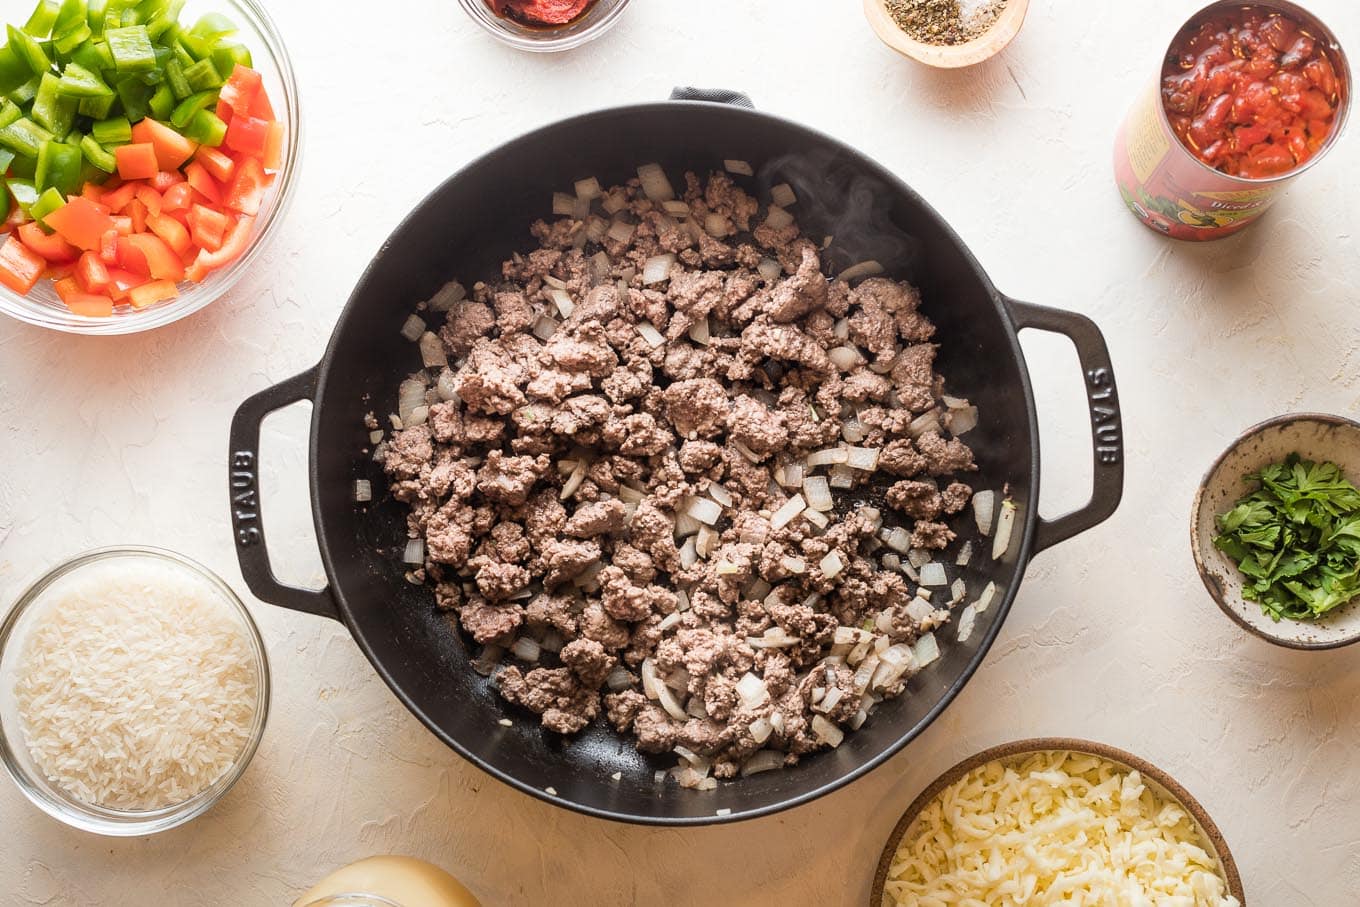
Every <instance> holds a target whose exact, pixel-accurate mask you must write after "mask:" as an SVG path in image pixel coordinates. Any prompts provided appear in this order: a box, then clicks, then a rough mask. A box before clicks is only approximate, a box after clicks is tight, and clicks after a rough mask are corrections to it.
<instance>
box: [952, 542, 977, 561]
mask: <svg viewBox="0 0 1360 907" xmlns="http://www.w3.org/2000/svg"><path fill="white" fill-rule="evenodd" d="M972 559H973V540H972V539H969V540H968V541H966V542H964V543H963V547H962V548H960V549H959V556H958V557H956V558H955V559H954V563H955V564H957V565H958V566H960V567H967V566H968V562H969V561H971V560H972Z"/></svg>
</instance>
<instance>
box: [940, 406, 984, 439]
mask: <svg viewBox="0 0 1360 907" xmlns="http://www.w3.org/2000/svg"><path fill="white" fill-rule="evenodd" d="M945 419H946V420H947V421H948V423H949V425H948V428H949V431H950V433H951V434H954V435H965V434H967V433H968V432H970V431H972V430H973V429H975V428H977V424H978V409H977V407H976V406H970V407H968V408H966V409H958V410H951V411H950V412H949V414H948V415H947V416H945Z"/></svg>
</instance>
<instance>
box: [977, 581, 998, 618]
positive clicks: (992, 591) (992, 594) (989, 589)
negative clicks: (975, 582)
mask: <svg viewBox="0 0 1360 907" xmlns="http://www.w3.org/2000/svg"><path fill="white" fill-rule="evenodd" d="M996 593H997V588H996V583H988V584H987V585H986V586H985V587H984V588H983V590H982V594H981V595H979V596H978V600H977V601H975V602H973V610H974V611H976V612H977V613H978V614H982V613H984V612H985V611H986V610H987V609H988V608H990V607H991V606H992V601H993V600H994V599H995V598H996Z"/></svg>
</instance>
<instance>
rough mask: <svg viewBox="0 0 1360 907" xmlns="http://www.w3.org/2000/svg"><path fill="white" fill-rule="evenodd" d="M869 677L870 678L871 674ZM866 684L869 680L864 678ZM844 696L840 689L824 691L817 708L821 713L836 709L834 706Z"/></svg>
mask: <svg viewBox="0 0 1360 907" xmlns="http://www.w3.org/2000/svg"><path fill="white" fill-rule="evenodd" d="M876 664H877V663H875V665H876ZM870 676H872V672H871V674H870ZM868 682H869V679H868V678H867V677H866V678H865V683H866V684H867V683H868ZM844 696H845V691H844V690H842V689H841V688H840V687H832V688H831V689H829V690H827V691H826V695H825V696H823V697H822V701H821V702H820V703H818V706H817V707H818V708H820V709H821V710H822V711H823V712H829V711H831V710H832V709H834V708H835V707H836V705H837V704H838V703H839V702H840V701H841V699H842V698H844Z"/></svg>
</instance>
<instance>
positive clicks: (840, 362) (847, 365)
mask: <svg viewBox="0 0 1360 907" xmlns="http://www.w3.org/2000/svg"><path fill="white" fill-rule="evenodd" d="M826 356H827V358H828V359H830V360H831V364H832V365H834V366H836V368H838V369H840V370H841V371H843V372H848V371H851V370H852V369H854V368H856V367H857V366H859V365H862V364H863V363H864V357H863V356H861V355H860V354H859V350H857V349H855V348H854V347H853V346H837V347H832V348H831V349H829V350H827V351H826Z"/></svg>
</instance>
